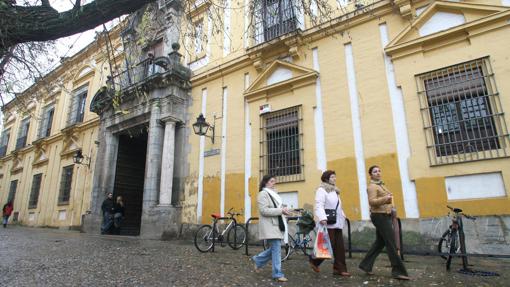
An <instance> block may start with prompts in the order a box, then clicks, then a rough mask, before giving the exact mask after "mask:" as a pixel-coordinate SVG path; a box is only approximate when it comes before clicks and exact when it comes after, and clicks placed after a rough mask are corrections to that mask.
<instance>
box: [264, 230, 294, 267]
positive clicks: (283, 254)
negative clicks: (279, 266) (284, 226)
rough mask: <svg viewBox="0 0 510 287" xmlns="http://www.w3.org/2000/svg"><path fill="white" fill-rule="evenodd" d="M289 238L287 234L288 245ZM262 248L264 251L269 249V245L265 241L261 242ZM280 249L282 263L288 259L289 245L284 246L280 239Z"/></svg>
mask: <svg viewBox="0 0 510 287" xmlns="http://www.w3.org/2000/svg"><path fill="white" fill-rule="evenodd" d="M290 238H291V236H290V234H289V243H290V241H291V239H290ZM262 247H263V248H264V250H266V249H268V248H269V244H268V243H267V241H266V240H262ZM281 248H282V251H281V257H282V261H284V260H285V259H287V258H288V257H289V255H290V254H289V252H290V249H291V247H290V246H289V244H285V242H284V241H283V239H282V240H281Z"/></svg>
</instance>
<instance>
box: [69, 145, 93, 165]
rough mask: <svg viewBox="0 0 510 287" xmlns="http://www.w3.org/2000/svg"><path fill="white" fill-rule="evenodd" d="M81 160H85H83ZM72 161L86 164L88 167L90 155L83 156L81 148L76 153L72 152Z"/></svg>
mask: <svg viewBox="0 0 510 287" xmlns="http://www.w3.org/2000/svg"><path fill="white" fill-rule="evenodd" d="M83 160H85V162H84V161H83ZM73 162H74V163H75V164H81V165H86V166H87V167H88V168H90V157H88V156H86V155H85V156H84V155H83V154H82V152H81V149H79V150H77V151H76V153H75V154H74V156H73Z"/></svg>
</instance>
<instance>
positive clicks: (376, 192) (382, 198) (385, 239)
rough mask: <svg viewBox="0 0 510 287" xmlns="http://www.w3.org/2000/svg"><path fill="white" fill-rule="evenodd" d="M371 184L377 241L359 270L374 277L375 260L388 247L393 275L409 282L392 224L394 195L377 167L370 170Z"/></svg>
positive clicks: (370, 199) (371, 217) (370, 193)
mask: <svg viewBox="0 0 510 287" xmlns="http://www.w3.org/2000/svg"><path fill="white" fill-rule="evenodd" d="M368 174H369V175H370V184H369V185H368V188H367V191H368V203H369V205H370V219H371V220H372V223H373V224H374V226H375V231H376V239H375V242H374V243H373V244H372V247H370V249H369V250H368V252H367V254H366V255H365V258H364V259H363V261H361V263H360V264H359V268H360V269H361V270H363V271H365V272H366V273H367V274H369V275H372V274H373V273H372V267H373V266H374V262H375V259H376V258H377V256H379V253H381V251H382V249H383V248H384V247H386V253H388V258H389V259H390V262H391V275H392V276H393V277H394V278H396V279H399V280H409V279H410V278H409V275H408V274H407V270H406V267H405V266H404V263H403V262H402V260H401V259H400V256H398V254H397V247H396V244H395V234H394V232H393V226H392V223H391V214H392V209H394V208H395V207H394V206H393V195H392V194H391V192H390V191H389V190H388V189H387V188H386V186H385V185H384V182H383V181H382V180H381V168H380V167H379V166H377V165H374V166H371V167H370V168H369V169H368Z"/></svg>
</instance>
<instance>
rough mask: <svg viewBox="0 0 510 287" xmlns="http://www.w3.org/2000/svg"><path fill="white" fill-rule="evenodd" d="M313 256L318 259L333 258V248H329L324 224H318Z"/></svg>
mask: <svg viewBox="0 0 510 287" xmlns="http://www.w3.org/2000/svg"><path fill="white" fill-rule="evenodd" d="M313 257H314V258H320V259H331V258H333V250H332V248H331V241H330V240H329V234H328V229H327V228H326V225H319V230H317V237H316V238H315V244H314V246H313Z"/></svg>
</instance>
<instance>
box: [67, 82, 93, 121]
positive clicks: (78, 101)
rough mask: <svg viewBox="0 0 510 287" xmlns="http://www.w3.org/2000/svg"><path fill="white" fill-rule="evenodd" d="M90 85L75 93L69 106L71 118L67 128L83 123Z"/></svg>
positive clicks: (69, 117)
mask: <svg viewBox="0 0 510 287" xmlns="http://www.w3.org/2000/svg"><path fill="white" fill-rule="evenodd" d="M87 92H88V85H84V86H82V87H80V88H78V89H76V90H74V91H73V94H72V98H71V101H70V103H69V104H70V106H69V116H68V118H67V124H66V126H72V125H74V124H76V123H81V122H83V117H84V115H85V105H86V102H87Z"/></svg>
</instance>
